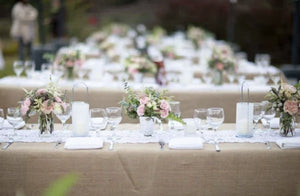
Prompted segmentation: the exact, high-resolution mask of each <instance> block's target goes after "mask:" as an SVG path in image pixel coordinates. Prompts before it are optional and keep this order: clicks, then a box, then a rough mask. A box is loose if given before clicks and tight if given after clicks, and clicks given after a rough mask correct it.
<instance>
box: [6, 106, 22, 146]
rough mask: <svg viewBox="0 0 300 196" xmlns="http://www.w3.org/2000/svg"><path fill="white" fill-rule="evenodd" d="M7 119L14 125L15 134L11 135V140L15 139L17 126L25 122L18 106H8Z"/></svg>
mask: <svg viewBox="0 0 300 196" xmlns="http://www.w3.org/2000/svg"><path fill="white" fill-rule="evenodd" d="M6 119H7V121H8V123H9V124H11V125H12V126H13V134H12V135H10V136H9V140H10V141H13V140H14V139H13V136H16V135H17V133H16V127H17V126H18V125H19V124H20V123H22V122H23V118H22V113H21V111H20V108H18V107H10V108H7V114H6Z"/></svg>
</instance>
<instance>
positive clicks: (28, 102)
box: [23, 98, 31, 107]
mask: <svg viewBox="0 0 300 196" xmlns="http://www.w3.org/2000/svg"><path fill="white" fill-rule="evenodd" d="M23 104H24V105H25V106H27V107H29V106H30V104H31V101H30V99H29V98H26V99H25V101H24V102H23Z"/></svg>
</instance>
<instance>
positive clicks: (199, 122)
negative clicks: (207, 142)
mask: <svg viewBox="0 0 300 196" xmlns="http://www.w3.org/2000/svg"><path fill="white" fill-rule="evenodd" d="M193 117H194V123H195V125H196V127H197V130H200V131H201V133H203V132H202V131H203V130H204V129H206V128H207V121H206V118H207V109H206V108H199V109H195V110H194V116H193Z"/></svg>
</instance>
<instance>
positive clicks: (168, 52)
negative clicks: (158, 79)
mask: <svg viewBox="0 0 300 196" xmlns="http://www.w3.org/2000/svg"><path fill="white" fill-rule="evenodd" d="M161 52H162V54H163V56H164V57H166V58H169V59H175V60H178V59H182V58H183V57H182V56H180V55H178V54H177V53H176V51H175V48H174V46H170V45H169V46H165V47H163V48H162V49H161Z"/></svg>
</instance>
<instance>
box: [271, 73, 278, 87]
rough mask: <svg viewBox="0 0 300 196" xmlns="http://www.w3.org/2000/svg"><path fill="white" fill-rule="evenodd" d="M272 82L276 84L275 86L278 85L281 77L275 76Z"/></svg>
mask: <svg viewBox="0 0 300 196" xmlns="http://www.w3.org/2000/svg"><path fill="white" fill-rule="evenodd" d="M271 80H272V82H273V83H274V85H277V84H278V82H279V81H280V75H278V74H275V75H273V76H271Z"/></svg>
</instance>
